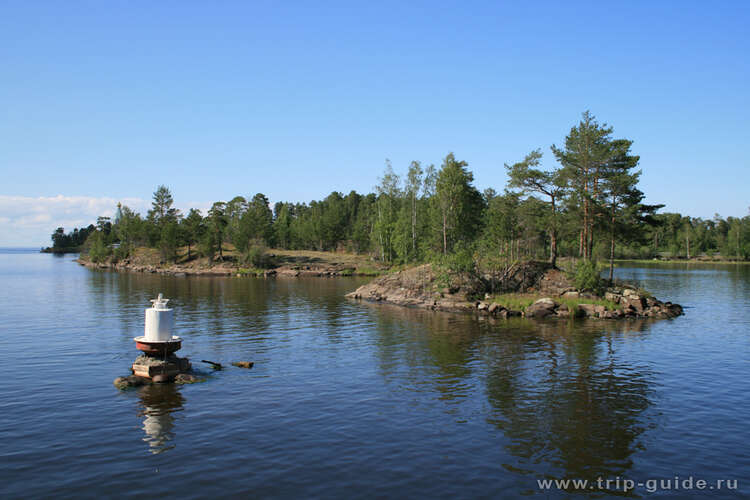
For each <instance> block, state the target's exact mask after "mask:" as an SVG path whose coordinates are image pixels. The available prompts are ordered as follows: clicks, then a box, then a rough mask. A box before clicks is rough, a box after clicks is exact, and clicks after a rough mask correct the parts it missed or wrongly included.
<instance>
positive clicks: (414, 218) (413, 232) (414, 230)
mask: <svg viewBox="0 0 750 500" xmlns="http://www.w3.org/2000/svg"><path fill="white" fill-rule="evenodd" d="M411 250H412V252H414V255H415V256H416V253H417V194H416V192H415V193H414V194H413V195H412V199H411Z"/></svg>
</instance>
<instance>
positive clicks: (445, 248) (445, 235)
mask: <svg viewBox="0 0 750 500" xmlns="http://www.w3.org/2000/svg"><path fill="white" fill-rule="evenodd" d="M447 224H448V221H447V217H446V213H445V210H443V255H445V254H447V253H448V233H447V227H446V226H447Z"/></svg>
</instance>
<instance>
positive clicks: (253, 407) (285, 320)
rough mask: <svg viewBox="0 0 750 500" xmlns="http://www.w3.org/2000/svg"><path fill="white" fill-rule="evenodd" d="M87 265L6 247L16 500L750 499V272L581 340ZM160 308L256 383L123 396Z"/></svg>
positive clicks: (6, 409) (672, 272)
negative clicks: (119, 381)
mask: <svg viewBox="0 0 750 500" xmlns="http://www.w3.org/2000/svg"><path fill="white" fill-rule="evenodd" d="M72 259H73V256H70V255H68V256H64V257H56V256H53V255H41V254H36V253H31V252H19V251H13V252H11V251H7V250H6V251H0V318H1V319H2V323H0V325H1V326H0V355H1V356H2V358H1V360H0V361H1V362H0V376H1V377H0V378H1V379H2V386H1V387H2V388H1V389H0V394H2V398H0V465H2V469H0V470H2V478H3V480H2V481H0V496H2V497H5V498H8V497H13V498H29V497H43V496H44V497H52V496H54V497H101V496H118V497H119V496H129V497H136V496H138V497H141V498H145V497H146V496H148V497H149V498H150V497H151V496H153V497H160V496H161V497H163V496H170V497H178V496H179V497H180V498H198V497H219V498H223V497H254V498H257V497H260V498H267V497H287V498H311V497H326V498H372V497H427V498H429V497H440V498H454V497H459V498H480V497H494V498H503V497H505V498H513V497H516V496H520V495H532V496H539V497H542V498H566V497H570V496H574V495H571V494H570V493H566V492H560V491H556V490H553V491H540V490H539V488H538V486H537V479H542V478H587V479H596V478H597V477H603V478H611V479H614V478H615V477H618V476H619V477H620V478H630V479H633V480H635V481H646V480H648V479H651V478H658V479H662V478H664V479H668V478H674V476H675V475H677V476H679V477H680V478H683V477H688V476H691V475H692V476H694V477H695V478H696V479H697V478H703V479H706V480H709V481H713V480H716V479H736V480H738V484H739V491H734V492H728V491H723V492H716V491H713V492H711V494H710V497H711V498H714V497H727V498H738V497H741V496H743V495H744V494H745V492H750V488H748V482H750V451H748V442H750V424H749V423H748V417H749V416H750V398H749V397H748V389H750V377H749V375H750V367H749V365H748V362H750V354H749V353H750V349H748V347H749V344H750V314H749V313H750V307H749V306H750V266H713V267H711V266H691V267H687V266H684V265H683V266H671V267H668V266H648V267H644V266H639V267H632V268H631V267H628V268H623V269H619V270H618V273H619V275H620V276H623V277H626V278H629V279H635V280H638V281H639V282H640V283H641V284H643V285H644V286H645V287H646V288H648V289H650V290H652V291H653V292H654V293H655V294H656V295H657V296H658V297H662V298H670V299H672V300H673V301H676V302H679V303H681V304H683V305H684V306H686V313H687V315H686V316H683V317H680V318H677V319H674V320H665V321H659V322H654V323H647V322H630V323H627V322H593V321H589V322H585V321H580V322H577V323H570V324H569V323H562V322H554V321H552V322H541V323H531V322H524V321H523V320H519V321H512V322H502V321H501V322H492V321H488V320H481V319H477V318H474V317H472V316H461V315H449V314H436V313H428V312H422V311H417V310H405V309H400V308H394V307H388V306H371V305H366V304H357V303H352V302H349V301H347V300H346V299H344V294H345V293H347V292H349V291H351V290H353V289H354V288H356V287H357V286H358V285H359V284H360V283H362V282H363V281H362V280H358V279H355V278H338V279H322V278H315V279H281V278H279V279H270V280H267V281H266V280H262V279H250V278H174V277H165V276H155V275H140V274H116V273H109V272H95V271H90V270H87V269H85V268H82V267H80V266H78V265H76V264H74V263H73V262H72ZM158 292H163V293H164V294H165V295H166V296H167V297H169V298H171V299H172V301H171V302H170V304H171V305H173V307H174V308H175V314H176V327H177V329H178V332H179V334H180V335H181V336H182V337H183V338H184V339H185V342H184V347H183V350H182V351H181V353H182V354H183V355H187V356H188V357H190V358H191V359H192V360H193V361H194V362H196V361H198V360H200V359H209V360H213V361H219V362H221V363H229V362H231V361H235V360H252V361H255V367H254V368H253V369H252V370H243V369H239V368H233V367H229V368H228V369H226V370H224V371H222V372H217V373H215V374H213V375H212V376H211V377H210V378H209V380H208V381H207V382H205V383H202V384H195V385H188V386H171V385H165V386H153V387H146V388H141V389H140V390H138V389H134V390H130V391H125V392H120V391H118V390H117V389H115V388H114V387H113V386H112V380H113V379H114V378H115V377H117V376H120V375H124V374H127V373H128V367H129V364H130V363H132V360H133V359H134V358H135V356H136V354H137V351H135V348H134V343H133V340H132V338H133V337H134V336H137V335H140V334H141V333H142V331H143V309H144V307H146V306H148V305H149V299H151V298H153V297H154V296H155V295H156V294H157V293H158ZM195 364H196V366H200V363H195ZM201 368H202V369H204V370H205V368H203V367H201ZM206 371H207V372H208V370H206ZM700 493H701V492H687V491H674V490H672V491H660V492H657V493H655V495H662V496H672V497H675V498H691V497H696V498H705V497H706V495H707V493H708V492H703V494H700ZM717 493H718V495H717ZM647 494H648V493H647V492H646V491H645V490H644V489H640V490H638V489H637V490H636V492H635V495H636V496H643V495H647Z"/></svg>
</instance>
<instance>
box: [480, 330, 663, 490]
mask: <svg viewBox="0 0 750 500" xmlns="http://www.w3.org/2000/svg"><path fill="white" fill-rule="evenodd" d="M645 326H646V323H645V322H628V323H624V322H623V323H614V322H582V323H581V322H569V323H567V322H566V323H562V324H561V323H560V322H538V323H531V322H528V323H526V324H519V325H518V326H517V327H516V329H515V330H514V331H513V332H508V333H511V335H509V336H508V337H498V341H497V342H494V343H493V344H492V346H491V347H490V348H489V350H488V352H487V353H486V354H487V358H488V360H489V366H488V368H489V369H488V374H487V392H488V398H489V402H490V404H491V405H492V406H493V407H494V408H495V409H496V413H495V414H494V415H493V416H492V417H491V418H490V421H491V422H492V423H493V424H494V425H496V426H497V427H498V428H499V429H501V430H502V431H503V433H504V435H505V437H506V438H507V439H508V441H509V442H508V444H507V446H506V447H507V450H508V451H509V452H510V453H511V454H512V455H514V456H515V457H517V458H518V461H517V463H515V464H505V466H506V468H508V469H511V470H519V469H520V471H523V472H536V473H544V474H545V475H547V476H552V477H569V478H584V479H596V478H597V477H614V476H617V475H620V474H623V473H624V472H625V471H627V470H628V469H629V468H630V467H631V466H632V459H631V456H632V454H633V453H634V452H635V451H636V450H637V449H638V447H639V446H640V443H639V441H638V438H639V436H640V435H641V434H642V433H643V432H644V430H645V429H646V428H647V425H648V423H647V421H644V420H645V418H644V412H645V410H646V409H647V408H648V407H649V406H650V404H651V401H650V399H649V398H650V396H651V393H652V390H651V385H652V383H653V382H652V378H653V377H652V374H651V372H650V371H649V370H647V369H645V368H642V367H634V366H630V365H629V364H628V363H627V362H626V361H625V360H623V359H621V358H620V357H619V356H618V354H617V352H616V348H615V347H614V346H615V345H616V342H615V340H616V338H617V337H618V336H623V335H625V334H627V332H634V333H638V332H642V331H643V330H644V329H645ZM540 464H543V465H541V466H540ZM550 466H551V467H550Z"/></svg>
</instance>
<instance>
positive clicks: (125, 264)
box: [76, 248, 390, 277]
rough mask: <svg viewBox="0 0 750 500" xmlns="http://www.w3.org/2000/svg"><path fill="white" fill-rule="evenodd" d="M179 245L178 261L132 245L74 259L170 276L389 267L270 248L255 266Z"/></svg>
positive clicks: (375, 271) (351, 257)
mask: <svg viewBox="0 0 750 500" xmlns="http://www.w3.org/2000/svg"><path fill="white" fill-rule="evenodd" d="M183 252H184V249H181V258H180V259H179V260H178V262H161V260H160V259H159V257H158V252H157V251H154V250H152V249H147V248H138V249H135V250H134V251H133V253H132V255H131V256H129V257H128V258H125V259H123V260H119V261H113V259H111V258H108V259H107V260H105V261H103V262H92V261H91V260H90V259H89V256H88V255H86V254H81V256H80V257H79V258H78V259H76V262H78V263H79V264H81V265H82V266H86V267H88V268H91V269H102V270H110V271H124V272H137V273H151V274H169V275H173V276H238V277H242V276H258V277H267V276H274V275H283V276H292V277H296V276H319V277H333V276H371V277H372V276H379V275H381V274H383V273H385V272H387V271H388V270H389V269H390V267H388V266H383V265H382V264H379V263H376V262H374V261H372V260H371V259H370V258H369V257H368V256H366V255H356V254H346V253H335V252H318V251H313V250H307V251H303V250H280V249H271V250H269V251H268V253H267V255H268V258H269V262H270V265H269V266H268V267H267V268H262V269H261V268H255V267H252V266H249V265H247V264H242V263H241V262H239V261H238V258H237V255H236V253H235V252H233V251H231V250H227V251H225V256H224V259H221V260H220V259H216V260H213V261H209V260H208V259H207V258H205V257H200V258H197V257H195V256H193V257H192V258H191V259H187V258H186V256H185V255H184V253H183Z"/></svg>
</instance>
